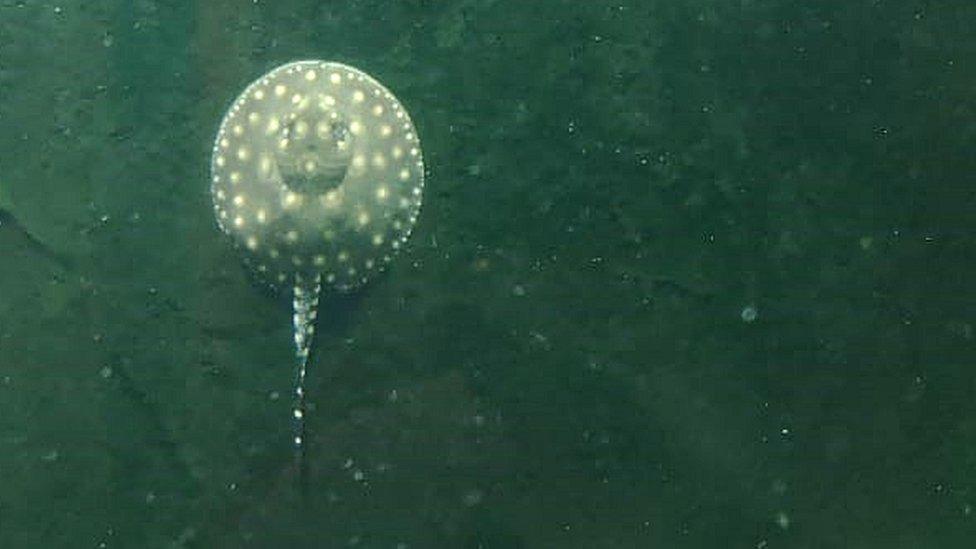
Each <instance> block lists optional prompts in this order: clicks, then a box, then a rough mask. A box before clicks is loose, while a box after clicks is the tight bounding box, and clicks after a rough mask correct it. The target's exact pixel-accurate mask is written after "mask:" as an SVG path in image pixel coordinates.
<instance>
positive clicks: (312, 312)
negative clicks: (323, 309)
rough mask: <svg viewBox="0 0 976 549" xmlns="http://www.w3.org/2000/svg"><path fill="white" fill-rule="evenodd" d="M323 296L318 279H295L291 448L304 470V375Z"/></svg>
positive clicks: (297, 275) (301, 275)
mask: <svg viewBox="0 0 976 549" xmlns="http://www.w3.org/2000/svg"><path fill="white" fill-rule="evenodd" d="M321 292H322V277H321V275H318V274H316V275H311V276H310V275H303V274H296V275H295V287H294V290H293V296H292V308H293V312H294V314H293V315H292V327H293V328H294V333H295V359H296V364H297V371H296V373H295V405H294V407H293V408H292V430H293V438H292V444H293V445H294V448H295V459H296V461H297V462H298V464H299V465H300V466H302V467H303V466H304V465H303V462H304V460H303V459H302V458H303V456H304V454H305V372H306V369H307V367H308V355H309V352H310V351H311V348H312V336H313V335H314V334H315V317H316V316H318V306H319V294H321Z"/></svg>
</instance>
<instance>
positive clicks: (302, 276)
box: [211, 60, 424, 448]
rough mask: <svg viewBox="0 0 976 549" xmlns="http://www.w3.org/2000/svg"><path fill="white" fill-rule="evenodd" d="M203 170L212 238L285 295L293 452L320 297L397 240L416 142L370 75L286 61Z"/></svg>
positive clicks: (385, 254) (417, 199)
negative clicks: (225, 238) (289, 309)
mask: <svg viewBox="0 0 976 549" xmlns="http://www.w3.org/2000/svg"><path fill="white" fill-rule="evenodd" d="M211 172H212V184H211V194H212V198H213V205H214V213H215V214H216V216H217V222H218V224H219V226H220V228H221V230H222V231H223V232H225V233H226V234H227V235H229V236H230V238H231V239H232V240H233V242H234V244H235V245H236V246H237V247H238V248H239V249H240V250H241V251H242V253H243V255H244V260H245V263H246V264H247V265H248V266H249V267H250V268H251V269H252V270H253V272H254V274H256V275H257V276H258V277H259V278H260V279H261V280H264V281H265V282H267V283H269V284H271V285H272V286H274V287H276V288H292V291H293V303H294V322H293V324H294V334H295V346H296V356H297V359H298V373H297V380H296V388H295V391H296V405H295V409H294V411H293V413H294V416H295V420H296V433H295V444H296V446H297V447H299V448H300V447H301V445H302V442H303V430H304V422H303V417H304V412H305V409H304V391H305V389H304V379H305V368H306V363H307V359H308V354H309V350H310V349H309V346H310V344H311V338H312V333H313V331H314V320H315V316H316V308H317V304H318V296H319V292H320V290H321V289H322V288H323V287H324V288H325V289H335V290H338V291H349V290H352V289H355V288H357V287H359V286H361V285H362V284H365V283H366V282H367V281H368V280H369V279H370V278H371V277H372V276H373V275H374V274H376V273H377V272H378V271H380V270H382V269H383V267H384V266H385V264H386V263H388V262H389V261H390V260H391V258H392V256H393V255H394V254H395V253H396V251H397V250H398V249H399V248H400V246H401V245H402V244H403V243H404V242H406V240H407V238H408V237H409V235H410V231H411V230H412V228H413V225H414V223H415V221H416V219H417V212H418V211H419V209H420V205H421V199H422V193H423V179H424V165H423V160H422V156H421V151H420V141H419V139H418V137H417V132H416V130H415V128H414V126H413V123H412V122H411V120H410V116H409V115H408V114H407V112H406V110H405V109H404V108H403V106H402V105H401V104H400V102H399V101H398V100H397V98H396V97H394V96H393V94H392V93H390V92H389V91H388V90H387V89H386V88H385V87H383V86H382V85H381V84H380V83H379V82H377V81H376V80H375V79H373V78H372V77H370V76H369V75H367V74H365V73H363V72H362V71H360V70H358V69H356V68H353V67H350V66H347V65H343V64H341V63H335V62H327V61H314V60H313V61H296V62H292V63H288V64H285V65H282V66H280V67H278V68H275V69H273V70H272V71H270V72H269V73H267V74H265V75H264V76H262V77H260V78H258V79H257V80H255V81H254V82H252V83H251V84H250V85H248V86H247V88H246V89H245V90H244V91H243V92H242V93H241V94H240V96H238V97H237V99H236V100H234V103H233V104H232V105H231V107H230V109H229V110H228V111H227V114H226V115H225V116H224V119H223V121H222V122H221V124H220V129H219V131H218V133H217V138H216V141H215V143H214V148H213V158H212V164H211Z"/></svg>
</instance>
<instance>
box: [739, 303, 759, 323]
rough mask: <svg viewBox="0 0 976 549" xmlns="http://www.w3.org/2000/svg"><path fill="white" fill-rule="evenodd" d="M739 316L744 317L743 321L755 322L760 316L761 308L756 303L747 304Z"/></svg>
mask: <svg viewBox="0 0 976 549" xmlns="http://www.w3.org/2000/svg"><path fill="white" fill-rule="evenodd" d="M739 316H740V317H741V318H742V322H750V323H751V322H755V321H756V319H757V318H759V309H758V308H757V307H756V306H755V305H747V306H745V307H743V308H742V312H741V313H739Z"/></svg>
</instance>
